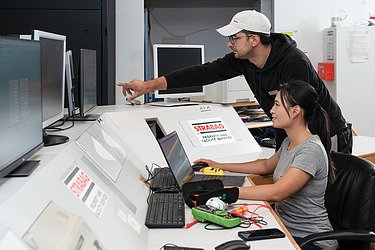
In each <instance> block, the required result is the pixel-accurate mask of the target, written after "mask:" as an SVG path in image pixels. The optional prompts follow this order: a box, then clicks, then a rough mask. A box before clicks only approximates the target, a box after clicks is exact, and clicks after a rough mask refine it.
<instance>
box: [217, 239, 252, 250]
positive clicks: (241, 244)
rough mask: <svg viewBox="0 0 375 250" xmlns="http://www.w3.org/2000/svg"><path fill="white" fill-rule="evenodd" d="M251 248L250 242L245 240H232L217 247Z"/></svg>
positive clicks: (227, 249)
mask: <svg viewBox="0 0 375 250" xmlns="http://www.w3.org/2000/svg"><path fill="white" fill-rule="evenodd" d="M242 249H250V244H249V243H248V242H245V241H243V240H230V241H227V242H224V243H222V244H220V245H218V246H216V247H215V250H242Z"/></svg>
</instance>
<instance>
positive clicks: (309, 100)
mask: <svg viewBox="0 0 375 250" xmlns="http://www.w3.org/2000/svg"><path fill="white" fill-rule="evenodd" d="M280 97H281V102H282V104H283V106H284V108H285V110H288V109H287V107H294V106H296V105H299V106H300V107H301V108H302V109H303V111H304V119H305V121H306V123H307V125H308V128H309V130H310V132H311V133H312V134H317V135H318V136H319V138H320V140H321V142H322V144H323V146H324V148H325V151H326V153H327V157H328V163H329V179H330V180H331V181H332V180H334V179H335V174H334V169H333V165H332V162H331V153H330V152H331V135H330V127H329V118H328V115H327V113H326V111H325V110H324V109H323V108H322V107H321V106H320V104H319V99H318V94H317V93H316V91H315V89H314V88H313V87H312V86H311V85H310V84H308V83H306V82H304V81H296V80H295V81H291V82H289V83H285V84H282V85H281V86H280ZM288 114H289V113H288Z"/></svg>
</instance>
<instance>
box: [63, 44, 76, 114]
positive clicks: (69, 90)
mask: <svg viewBox="0 0 375 250" xmlns="http://www.w3.org/2000/svg"><path fill="white" fill-rule="evenodd" d="M65 79H66V81H65V83H66V84H65V87H66V91H65V93H66V97H67V98H66V100H67V107H68V117H70V116H72V115H74V108H75V107H74V106H75V104H74V88H73V85H74V84H73V80H74V65H73V55H72V51H71V50H69V51H67V52H66V54H65Z"/></svg>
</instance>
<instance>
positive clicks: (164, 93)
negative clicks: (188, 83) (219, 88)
mask: <svg viewBox="0 0 375 250" xmlns="http://www.w3.org/2000/svg"><path fill="white" fill-rule="evenodd" d="M153 49H154V78H158V77H160V76H163V75H165V74H168V73H171V72H173V71H175V70H179V69H183V68H188V67H191V66H195V65H201V64H203V63H204V45H186V44H184V45H179V44H154V46H153ZM199 95H204V90H203V87H202V86H192V87H178V88H169V89H167V90H159V91H155V97H157V98H164V101H165V102H168V101H173V100H176V99H177V100H178V99H181V98H190V97H191V96H199Z"/></svg>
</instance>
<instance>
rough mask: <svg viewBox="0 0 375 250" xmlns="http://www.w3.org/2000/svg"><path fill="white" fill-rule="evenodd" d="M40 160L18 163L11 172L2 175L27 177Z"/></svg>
mask: <svg viewBox="0 0 375 250" xmlns="http://www.w3.org/2000/svg"><path fill="white" fill-rule="evenodd" d="M39 162H40V161H37V160H28V161H25V162H24V163H22V164H21V165H19V166H18V167H17V168H16V169H14V170H13V171H12V172H10V173H9V174H7V175H6V176H4V177H5V178H10V177H27V176H29V175H30V174H31V173H32V172H33V171H34V170H35V169H36V167H37V166H38V164H39Z"/></svg>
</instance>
